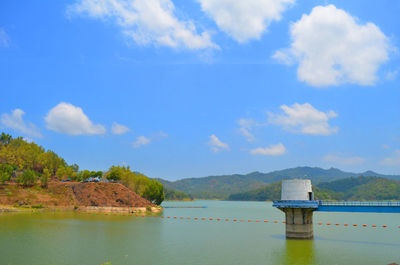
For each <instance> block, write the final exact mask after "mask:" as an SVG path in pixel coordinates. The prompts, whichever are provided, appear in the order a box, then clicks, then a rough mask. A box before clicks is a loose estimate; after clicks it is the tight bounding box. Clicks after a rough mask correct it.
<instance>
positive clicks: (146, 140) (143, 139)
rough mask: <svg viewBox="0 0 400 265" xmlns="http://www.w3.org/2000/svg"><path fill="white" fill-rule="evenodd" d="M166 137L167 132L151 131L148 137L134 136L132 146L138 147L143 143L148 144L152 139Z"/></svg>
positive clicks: (156, 139) (157, 139)
mask: <svg viewBox="0 0 400 265" xmlns="http://www.w3.org/2000/svg"><path fill="white" fill-rule="evenodd" d="M165 137H168V134H166V133H165V132H157V133H153V134H152V135H151V136H150V137H146V136H143V135H142V136H138V137H136V140H135V141H134V142H133V148H139V147H141V146H144V145H148V144H150V143H151V142H153V141H159V140H161V139H162V138H165Z"/></svg>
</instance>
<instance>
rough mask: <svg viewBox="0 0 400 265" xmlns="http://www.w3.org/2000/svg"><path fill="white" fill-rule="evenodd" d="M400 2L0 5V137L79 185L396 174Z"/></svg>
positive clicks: (84, 0) (399, 156) (171, 0)
mask: <svg viewBox="0 0 400 265" xmlns="http://www.w3.org/2000/svg"><path fill="white" fill-rule="evenodd" d="M399 13H400V2H398V1H295V0H276V1H272V0H249V1H235V0H193V1H183V0H180V1H178V0H151V1H150V0H148V1H144V0H130V1H123V0H97V1H94V0H79V1H46V2H45V3H44V2H41V4H38V2H36V1H23V2H22V1H2V2H1V4H0V88H1V101H0V130H2V131H4V132H7V133H10V134H12V135H13V136H23V137H25V138H27V139H30V140H33V141H35V142H37V143H38V144H40V145H43V146H44V147H45V148H47V149H51V150H53V151H55V152H57V153H58V154H60V155H61V156H63V157H64V158H65V159H66V160H67V162H68V163H71V164H72V163H77V164H79V165H80V166H81V168H82V169H93V170H105V169H107V168H108V167H109V166H111V165H113V164H124V165H130V166H131V167H132V168H133V169H135V170H137V171H140V172H143V173H145V174H147V175H148V176H150V177H161V178H165V179H170V180H174V179H179V178H184V177H201V176H207V175H219V174H232V173H248V172H252V171H262V172H267V171H271V170H278V169H283V168H288V167H296V166H303V165H307V166H320V167H324V168H329V167H331V166H333V167H338V168H340V169H343V170H350V171H357V172H361V171H365V170H375V171H378V172H382V173H390V174H399V173H400V134H399V132H400V87H399V75H398V73H399V71H400V64H399V63H400V57H399V47H400V39H399V38H400V20H399V19H398V14H399Z"/></svg>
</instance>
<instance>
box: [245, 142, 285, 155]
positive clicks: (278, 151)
mask: <svg viewBox="0 0 400 265" xmlns="http://www.w3.org/2000/svg"><path fill="white" fill-rule="evenodd" d="M285 153H286V147H285V146H284V145H283V144H282V143H279V144H275V145H270V146H269V147H265V148H262V147H259V148H255V149H252V150H250V154H252V155H266V156H279V155H283V154H285Z"/></svg>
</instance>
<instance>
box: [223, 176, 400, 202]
mask: <svg viewBox="0 0 400 265" xmlns="http://www.w3.org/2000/svg"><path fill="white" fill-rule="evenodd" d="M280 184H281V183H280V182H276V183H272V184H269V185H267V186H265V187H261V188H258V189H255V190H251V191H247V192H243V193H237V194H231V195H230V196H229V198H228V199H229V200H238V201H266V200H278V199H279V198H280V192H281V185H280ZM313 191H314V194H315V199H317V200H366V201H368V200H369V201H372V200H400V181H397V180H391V179H386V178H378V177H364V176H360V177H350V178H345V179H340V180H335V181H331V182H323V183H319V184H317V185H313Z"/></svg>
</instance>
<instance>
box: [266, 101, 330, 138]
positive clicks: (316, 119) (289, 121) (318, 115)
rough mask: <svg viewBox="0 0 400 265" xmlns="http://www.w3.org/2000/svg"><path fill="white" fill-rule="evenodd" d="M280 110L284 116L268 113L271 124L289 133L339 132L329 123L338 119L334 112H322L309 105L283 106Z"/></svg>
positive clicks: (321, 133) (327, 133)
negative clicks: (330, 120) (333, 119)
mask: <svg viewBox="0 0 400 265" xmlns="http://www.w3.org/2000/svg"><path fill="white" fill-rule="evenodd" d="M280 108H281V109H282V110H283V112H284V113H283V114H275V113H272V112H267V115H268V121H269V123H271V124H275V125H279V126H282V127H283V128H285V129H286V130H289V131H294V132H297V133H303V134H311V135H330V134H333V133H336V132H337V131H338V128H337V127H331V126H330V125H329V123H328V121H329V119H332V118H336V117H337V114H336V112H334V111H332V110H330V111H328V112H322V111H319V110H317V109H316V108H314V107H313V106H312V105H311V104H309V103H305V104H298V103H295V104H293V105H292V106H287V105H282V106H281V107H280Z"/></svg>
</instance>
